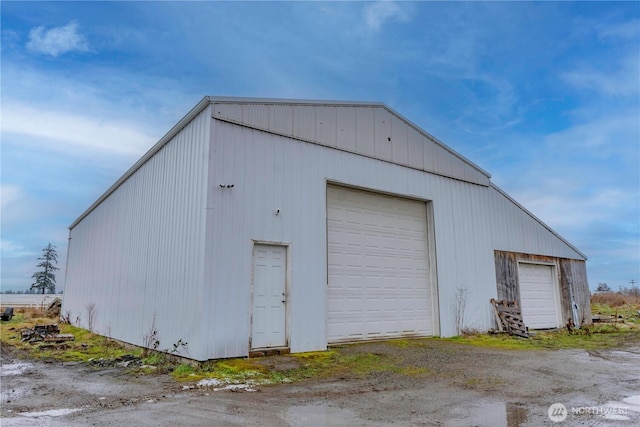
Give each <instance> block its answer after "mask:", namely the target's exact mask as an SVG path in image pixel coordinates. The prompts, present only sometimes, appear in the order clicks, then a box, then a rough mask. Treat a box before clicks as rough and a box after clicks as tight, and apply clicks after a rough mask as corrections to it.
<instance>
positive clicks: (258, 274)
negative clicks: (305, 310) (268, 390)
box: [251, 245, 287, 348]
mask: <svg viewBox="0 0 640 427" xmlns="http://www.w3.org/2000/svg"><path fill="white" fill-rule="evenodd" d="M286 278H287V248H286V247H284V246H272V245H255V246H254V247H253V322H252V334H251V347H252V348H266V347H286V345H287V334H286V321H287V310H286V306H287V298H286V296H287V295H286Z"/></svg>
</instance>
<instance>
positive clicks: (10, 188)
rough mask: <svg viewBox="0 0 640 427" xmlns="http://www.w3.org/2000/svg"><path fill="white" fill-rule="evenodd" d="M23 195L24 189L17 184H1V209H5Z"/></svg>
mask: <svg viewBox="0 0 640 427" xmlns="http://www.w3.org/2000/svg"><path fill="white" fill-rule="evenodd" d="M23 197H24V195H23V194H22V190H21V189H20V187H18V186H17V185H11V184H2V185H0V210H3V211H4V210H5V209H7V208H8V207H10V206H11V205H14V204H15V203H16V202H18V201H19V200H20V199H22V198H23Z"/></svg>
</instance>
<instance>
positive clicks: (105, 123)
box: [2, 104, 155, 155]
mask: <svg viewBox="0 0 640 427" xmlns="http://www.w3.org/2000/svg"><path fill="white" fill-rule="evenodd" d="M2 114H3V117H2V132H10V133H16V134H21V135H28V136H33V137H39V138H45V139H46V140H49V141H55V143H51V144H49V145H48V147H47V148H49V149H54V150H62V151H64V150H67V149H69V148H83V149H89V150H92V151H98V152H103V153H111V154H120V155H141V154H142V153H144V152H145V151H146V150H147V149H149V148H150V147H151V145H152V144H153V143H154V142H155V140H154V138H153V137H151V136H149V135H146V134H144V133H142V132H141V131H140V130H138V129H137V128H136V127H135V125H133V124H130V123H124V122H118V121H111V120H108V119H107V120H99V119H96V118H91V117H84V116H81V115H77V114H72V113H66V112H61V111H52V110H49V109H40V108H38V107H36V106H31V105H24V104H13V105H12V106H11V108H3V112H2ZM36 117H37V120H38V126H34V125H33V124H34V120H35V118H36Z"/></svg>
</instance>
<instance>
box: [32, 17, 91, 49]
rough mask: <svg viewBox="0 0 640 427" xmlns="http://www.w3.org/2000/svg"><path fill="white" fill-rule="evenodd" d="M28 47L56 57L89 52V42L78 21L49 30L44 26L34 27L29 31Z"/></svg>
mask: <svg viewBox="0 0 640 427" xmlns="http://www.w3.org/2000/svg"><path fill="white" fill-rule="evenodd" d="M27 49H28V50H30V51H32V52H37V53H43V54H45V55H49V56H53V57H56V56H59V55H62V54H64V53H68V52H87V51H88V50H89V44H88V43H87V40H86V39H85V37H84V36H83V35H82V34H80V33H79V31H78V23H77V22H75V21H72V22H69V23H68V24H67V25H63V26H62V27H54V28H51V29H49V30H46V29H45V27H42V26H41V27H36V28H33V29H32V30H31V31H30V32H29V41H28V42H27Z"/></svg>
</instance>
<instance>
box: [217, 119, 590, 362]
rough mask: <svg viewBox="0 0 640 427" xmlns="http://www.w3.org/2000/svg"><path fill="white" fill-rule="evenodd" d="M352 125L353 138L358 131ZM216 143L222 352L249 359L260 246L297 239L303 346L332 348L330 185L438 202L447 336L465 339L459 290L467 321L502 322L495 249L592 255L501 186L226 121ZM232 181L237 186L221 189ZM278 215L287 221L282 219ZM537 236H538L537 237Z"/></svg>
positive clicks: (298, 333)
mask: <svg viewBox="0 0 640 427" xmlns="http://www.w3.org/2000/svg"><path fill="white" fill-rule="evenodd" d="M266 111H268V110H265V114H266ZM339 120H341V119H340V118H339ZM344 125H345V128H344V132H345V133H348V132H352V130H349V127H347V123H344ZM212 147H214V148H213V150H214V151H215V155H213V157H212V159H213V163H212V166H211V171H212V172H211V174H210V182H209V185H210V198H209V205H208V206H209V209H208V214H209V220H208V224H209V228H208V231H207V244H208V245H209V250H208V252H207V253H208V255H207V258H206V264H205V268H207V269H208V271H209V273H207V277H211V278H212V279H210V280H211V284H210V285H207V286H206V287H205V290H206V289H211V292H210V293H209V294H206V295H208V296H206V304H208V308H207V309H206V310H205V312H207V313H210V314H211V316H212V320H211V321H210V322H211V327H210V331H209V339H208V342H209V343H210V345H211V348H210V353H211V356H210V357H232V356H243V355H246V354H247V352H248V338H247V337H248V336H249V334H250V322H249V319H248V317H249V316H248V315H247V313H248V312H249V311H250V304H251V303H250V301H251V296H250V283H251V254H252V252H251V251H252V240H259V241H266V242H283V243H286V244H290V246H289V248H290V252H291V255H290V256H291V267H290V268H291V272H290V274H291V280H290V282H289V283H290V286H291V295H290V300H289V301H290V317H291V320H290V322H291V325H294V326H293V327H292V329H291V337H290V338H291V339H290V343H291V350H292V351H310V350H317V349H319V348H324V346H325V345H326V336H327V331H326V310H327V306H326V298H327V296H326V293H325V292H326V291H325V290H326V286H327V276H326V273H327V270H326V268H327V259H326V216H325V215H326V206H325V199H326V182H327V181H329V182H336V183H343V184H345V185H348V186H354V187H360V188H367V189H371V190H373V191H378V192H383V193H389V194H395V195H398V196H406V197H410V198H417V199H421V200H431V201H432V202H431V203H432V206H433V216H434V219H433V222H434V227H435V236H434V241H435V252H436V260H437V272H438V289H439V297H438V305H439V306H438V310H439V312H440V315H439V316H440V317H439V319H440V321H441V326H440V334H442V335H444V336H451V335H453V334H455V327H454V325H453V318H454V313H453V310H452V307H453V302H454V294H455V291H456V289H457V288H463V287H464V288H466V289H467V290H468V295H469V299H468V301H469V302H470V303H469V305H468V307H467V316H466V318H467V319H468V320H467V326H469V327H476V328H479V329H487V328H489V327H491V326H492V322H493V314H492V312H491V311H490V308H491V307H490V305H489V299H490V298H495V297H496V287H495V270H494V259H493V251H494V249H502V248H504V247H508V248H511V250H516V251H519V252H524V253H536V254H543V255H550V256H560V257H566V258H577V259H580V258H581V255H580V254H578V253H576V252H575V251H574V250H573V249H571V248H570V247H569V246H568V245H566V244H565V243H564V242H563V241H561V240H560V239H559V238H557V237H556V236H555V235H554V234H553V233H552V232H550V231H549V230H548V229H547V228H545V227H544V226H543V225H541V224H540V223H539V222H537V221H536V220H534V219H533V218H532V217H531V216H530V215H528V214H527V213H526V212H524V211H523V210H522V209H520V208H519V207H517V206H516V205H514V204H513V202H511V201H510V200H509V199H507V198H506V197H504V196H503V195H502V194H501V193H500V192H499V191H497V190H496V189H494V188H492V187H485V186H480V185H474V184H470V183H467V182H462V181H459V180H452V179H448V178H445V177H442V176H438V175H434V174H429V173H424V172H421V171H418V170H415V169H411V168H406V167H401V166H398V165H394V164H391V163H387V162H381V161H378V160H375V159H372V158H367V157H363V156H359V155H356V154H350V153H345V152H344V151H339V150H333V149H331V148H329V147H323V146H321V145H314V144H309V143H305V142H302V141H297V140H294V139H290V138H286V137H283V136H279V135H274V134H271V133H266V132H262V131H259V130H255V129H251V128H246V127H243V126H240V125H235V124H231V123H228V122H226V121H218V120H216V121H215V122H214V127H213V135H212ZM222 183H226V184H234V188H232V189H221V188H220V187H219V184H222ZM277 208H279V209H280V214H279V215H275V213H274V212H275V209H277ZM523 228H524V229H526V230H527V231H526V232H525V231H523ZM531 233H533V235H535V236H538V237H537V238H535V239H528V238H525V236H527V235H531ZM218 242H220V243H218ZM218 244H220V246H217V245H218ZM221 248H224V249H221ZM213 278H215V283H214V279H213ZM207 280H209V279H207Z"/></svg>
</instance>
